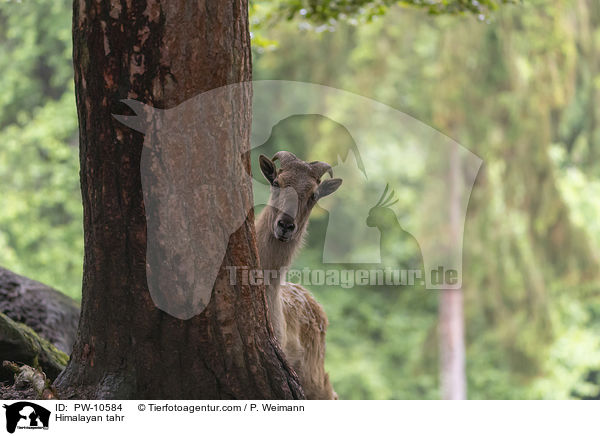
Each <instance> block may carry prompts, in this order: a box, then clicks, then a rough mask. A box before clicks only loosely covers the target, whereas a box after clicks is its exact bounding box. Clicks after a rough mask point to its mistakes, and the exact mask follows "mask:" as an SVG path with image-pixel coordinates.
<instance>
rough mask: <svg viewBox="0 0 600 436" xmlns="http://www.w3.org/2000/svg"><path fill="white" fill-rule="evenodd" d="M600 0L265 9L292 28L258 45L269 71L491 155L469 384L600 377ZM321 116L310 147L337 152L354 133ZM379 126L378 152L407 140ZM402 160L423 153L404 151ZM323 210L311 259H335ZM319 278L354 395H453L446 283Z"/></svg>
mask: <svg viewBox="0 0 600 436" xmlns="http://www.w3.org/2000/svg"><path fill="white" fill-rule="evenodd" d="M576 5H577V6H576ZM599 9H600V7H598V6H597V5H595V4H594V5H592V4H590V3H589V2H584V1H578V0H561V1H559V2H554V3H553V4H552V5H549V4H548V3H547V2H541V1H534V2H527V3H526V4H525V5H524V6H520V7H518V8H516V7H515V8H501V9H499V10H498V11H497V12H495V14H494V19H493V20H491V22H490V23H481V22H478V21H477V20H472V19H471V18H470V17H446V16H441V17H431V16H427V15H426V14H423V13H422V12H418V11H410V10H407V9H402V8H393V9H389V10H388V11H387V13H386V15H385V16H382V17H380V18H379V19H377V20H373V21H372V22H370V23H362V24H361V25H359V26H355V25H353V23H352V22H346V23H344V22H338V23H336V25H335V26H329V27H328V28H326V29H323V28H320V27H319V26H307V25H305V23H304V20H302V19H299V20H297V21H290V22H277V23H270V22H269V21H268V19H262V20H258V25H257V27H256V28H257V30H258V32H259V33H260V34H261V35H262V36H263V37H265V38H268V39H269V40H272V41H276V42H277V45H276V46H275V45H273V46H272V47H271V49H269V50H266V49H261V48H260V47H255V56H254V77H255V78H256V79H279V78H281V79H286V80H298V81H308V82H313V83H321V84H325V85H329V86H333V87H337V88H341V89H344V90H348V91H352V92H355V93H357V94H359V95H365V96H368V97H371V98H374V99H377V100H379V101H381V102H383V103H386V104H388V105H390V106H392V107H396V108H398V109H401V110H403V111H405V112H407V113H408V114H410V115H412V116H415V117H416V118H418V119H420V120H422V121H424V122H426V123H427V124H429V125H431V126H433V127H435V128H437V129H440V130H441V131H443V132H444V133H446V134H448V135H450V136H451V137H453V138H455V139H456V140H457V141H459V142H460V143H461V144H463V145H464V146H465V147H467V148H469V149H471V150H473V151H474V152H475V153H477V154H478V155H479V156H481V157H482V158H483V159H484V167H483V168H482V170H481V172H480V175H479V177H478V180H477V182H476V186H475V190H474V191H473V194H472V196H471V201H470V205H469V214H468V220H467V223H466V228H465V236H464V264H463V268H464V269H463V274H464V276H463V283H464V292H465V311H466V329H467V346H468V348H467V377H468V389H469V397H470V398H481V399H490V398H584V397H593V396H595V395H597V394H598V393H597V391H598V377H597V374H598V371H599V369H600V358H599V356H598V351H599V344H598V343H597V340H596V339H595V338H596V337H597V333H598V328H599V327H600V323H599V322H598V318H597V316H595V315H594V314H595V313H597V309H596V306H597V303H596V302H595V301H596V300H597V297H598V295H599V294H598V271H599V268H598V254H599V247H600V244H599V239H598V238H599V237H600V233H599V229H598V226H597V223H598V222H600V219H599V218H600V215H599V214H600V211H599V210H598V208H597V205H598V204H599V203H600V201H599V200H600V197H598V190H597V185H598V182H599V180H600V179H599V177H598V171H597V165H595V164H594V163H596V164H597V162H598V160H597V159H596V160H594V159H592V156H597V153H598V150H599V149H600V144H599V143H598V140H599V139H600V135H599V134H598V132H597V126H598V125H600V124H599V123H597V122H595V118H596V117H597V111H596V110H594V108H593V103H592V102H593V101H595V100H594V98H593V97H590V92H591V91H593V92H594V93H595V92H596V91H595V89H596V88H594V86H591V85H590V84H592V83H595V84H597V83H599V82H600V79H598V78H599V77H600V63H599V62H597V61H596V56H595V55H594V51H593V48H592V47H593V44H594V43H595V42H596V43H597V41H598V40H599V39H598V38H599V35H600V30H599V29H600V26H599V24H600V20H599V19H598V18H599V14H598V10H599ZM571 10H577V11H578V13H577V14H575V15H569V13H568V11H571ZM262 16H263V17H265V16H266V14H263V15H262ZM322 30H327V31H325V32H323V31H322ZM299 41H301V42H302V43H301V44H300V43H299ZM590 90H591V91H590ZM594 95H595V94H594ZM596 100H597V99H596ZM356 110H360V108H357V109H356ZM365 117H368V114H365ZM583 126H585V127H583ZM307 130H308V131H309V132H310V134H309V135H306V136H305V138H302V141H300V142H304V143H305V147H306V150H305V154H307V155H309V156H310V157H311V158H317V157H318V158H324V159H330V160H331V159H333V161H335V153H334V156H328V154H327V153H328V152H327V150H330V149H331V144H337V143H339V141H340V138H339V137H338V136H336V135H335V134H334V135H332V134H330V133H329V131H328V129H327V128H324V127H321V128H318V127H315V126H312V127H311V128H309V129H307ZM369 143H370V144H373V145H372V149H369V150H368V152H369V153H378V152H381V153H386V154H387V155H388V156H394V152H393V147H391V148H390V147H389V146H388V145H387V143H386V141H385V134H384V133H379V134H378V136H377V137H373V138H371V139H370V140H369ZM282 144H283V145H282V147H283V148H289V145H288V144H290V142H282ZM275 148H277V147H276V146H275ZM292 149H293V148H292ZM389 160H390V163H393V164H397V163H398V162H402V164H403V165H406V166H408V167H415V168H417V167H418V165H417V164H418V163H415V162H412V161H407V160H406V156H397V157H394V158H390V159H389ZM404 183H407V184H409V183H410V182H409V181H405V182H404ZM409 186H410V185H409ZM410 191H411V190H410V189H407V190H406V191H405V192H402V193H401V195H400V196H399V197H400V202H401V204H403V206H402V207H403V209H404V210H405V211H406V213H407V214H410V210H411V209H410V207H411V205H412V204H414V202H415V201H419V199H418V198H416V199H415V198H411V196H410ZM365 201H368V200H366V199H365ZM311 219H312V223H311V227H310V228H309V232H310V238H309V241H308V243H307V247H306V248H305V249H304V251H303V252H302V255H301V258H300V259H299V260H298V261H297V263H298V265H299V266H316V265H318V262H319V257H318V252H319V249H320V246H319V238H320V237H322V233H320V230H319V220H322V219H324V218H322V217H321V216H320V215H316V216H314V217H313V218H311ZM349 237H350V236H349ZM313 251H314V252H313ZM311 252H312V253H311ZM311 289H312V290H313V291H314V293H315V294H316V295H317V298H318V299H319V301H321V302H323V304H324V306H325V308H326V311H327V313H328V314H329V317H330V327H329V333H328V349H327V356H328V357H327V365H328V368H329V370H330V372H331V377H332V381H333V384H334V386H335V388H336V389H337V390H338V392H339V393H340V394H341V396H342V397H343V398H344V397H345V398H364V397H365V396H367V397H369V398H436V397H437V396H438V395H439V393H438V390H437V385H438V363H437V350H438V344H437V316H436V315H437V312H436V310H437V295H436V294H435V293H434V292H432V291H425V292H423V291H419V290H410V291H408V290H407V291H406V292H400V293H398V292H397V291H392V290H385V291H377V290H374V289H372V288H370V289H369V288H365V289H360V290H357V289H352V290H339V289H333V288H326V287H313V288H311ZM409 297H410V298H409ZM382 338H385V340H383V339H382Z"/></svg>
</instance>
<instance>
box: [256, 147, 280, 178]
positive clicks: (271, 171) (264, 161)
mask: <svg viewBox="0 0 600 436" xmlns="http://www.w3.org/2000/svg"><path fill="white" fill-rule="evenodd" d="M258 162H259V163H260V171H261V172H262V173H263V176H265V178H266V179H267V180H268V181H269V183H270V184H273V181H274V180H275V178H276V177H277V167H276V166H275V164H274V163H273V161H272V160H271V159H269V158H268V157H267V156H265V155H264V154H261V155H260V157H259V158H258Z"/></svg>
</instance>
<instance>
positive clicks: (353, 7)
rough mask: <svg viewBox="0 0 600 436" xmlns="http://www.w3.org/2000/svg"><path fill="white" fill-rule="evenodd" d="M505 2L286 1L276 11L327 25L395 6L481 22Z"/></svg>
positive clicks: (368, 16) (501, 0)
mask: <svg viewBox="0 0 600 436" xmlns="http://www.w3.org/2000/svg"><path fill="white" fill-rule="evenodd" d="M504 3H514V2H513V1H512V0H478V1H473V0H289V1H285V2H279V11H280V12H281V13H283V14H285V15H286V16H287V18H288V19H292V18H297V17H303V18H306V19H307V20H311V21H315V22H319V23H326V22H332V21H335V20H339V19H341V20H345V19H347V18H352V17H356V16H362V17H365V18H366V19H367V20H371V19H372V18H373V17H375V16H381V15H384V14H385V13H386V12H387V11H388V10H389V9H390V8H391V7H393V6H396V5H402V6H409V7H413V8H418V9H423V10H425V11H427V12H428V13H429V14H432V15H440V14H458V13H471V14H476V15H478V16H480V19H484V18H485V15H487V14H489V12H490V11H493V10H495V9H497V8H498V6H499V5H501V4H504Z"/></svg>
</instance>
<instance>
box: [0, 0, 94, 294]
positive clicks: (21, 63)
mask: <svg viewBox="0 0 600 436" xmlns="http://www.w3.org/2000/svg"><path fill="white" fill-rule="evenodd" d="M0 71H2V74H1V75H0V89H1V90H2V93H0V264H2V265H3V266H5V267H7V268H10V269H12V270H15V271H16V272H18V273H20V274H23V275H25V276H28V277H31V278H34V279H37V280H40V281H42V282H45V283H48V284H50V285H52V286H54V287H56V288H58V289H61V290H62V291H64V292H66V293H67V294H69V295H70V296H72V297H75V298H79V297H80V293H81V269H82V263H83V259H82V252H83V232H82V230H83V225H82V208H81V198H80V193H79V174H78V173H79V162H78V150H77V137H76V135H77V115H76V110H75V97H74V92H73V85H72V75H73V70H72V67H71V17H70V2H69V1H65V0H60V1H55V0H48V1H39V2H35V3H34V2H24V3H17V2H11V3H0Z"/></svg>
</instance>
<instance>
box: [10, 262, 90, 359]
mask: <svg viewBox="0 0 600 436" xmlns="http://www.w3.org/2000/svg"><path fill="white" fill-rule="evenodd" d="M79 311H80V309H79V304H78V303H77V302H76V301H75V300H73V299H72V298H69V297H67V296H66V295H64V294H61V293H60V292H58V291H56V290H54V289H52V288H51V287H49V286H46V285H44V284H42V283H39V282H36V281H34V280H31V279H28V278H26V277H23V276H20V275H18V274H15V273H13V272H11V271H9V270H7V269H4V268H1V267H0V312H3V313H4V314H6V315H7V316H8V317H9V318H11V319H12V320H13V321H16V322H20V323H23V324H25V325H27V326H29V327H31V328H32V329H33V330H34V331H35V332H36V333H37V334H38V335H40V336H41V337H42V338H44V339H46V340H48V341H49V342H50V343H52V344H54V346H56V348H58V349H59V350H61V351H63V352H65V353H67V354H70V353H71V350H72V349H73V344H74V343H75V338H76V337H77V325H78V323H79ZM0 358H4V357H3V356H1V355H0Z"/></svg>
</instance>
